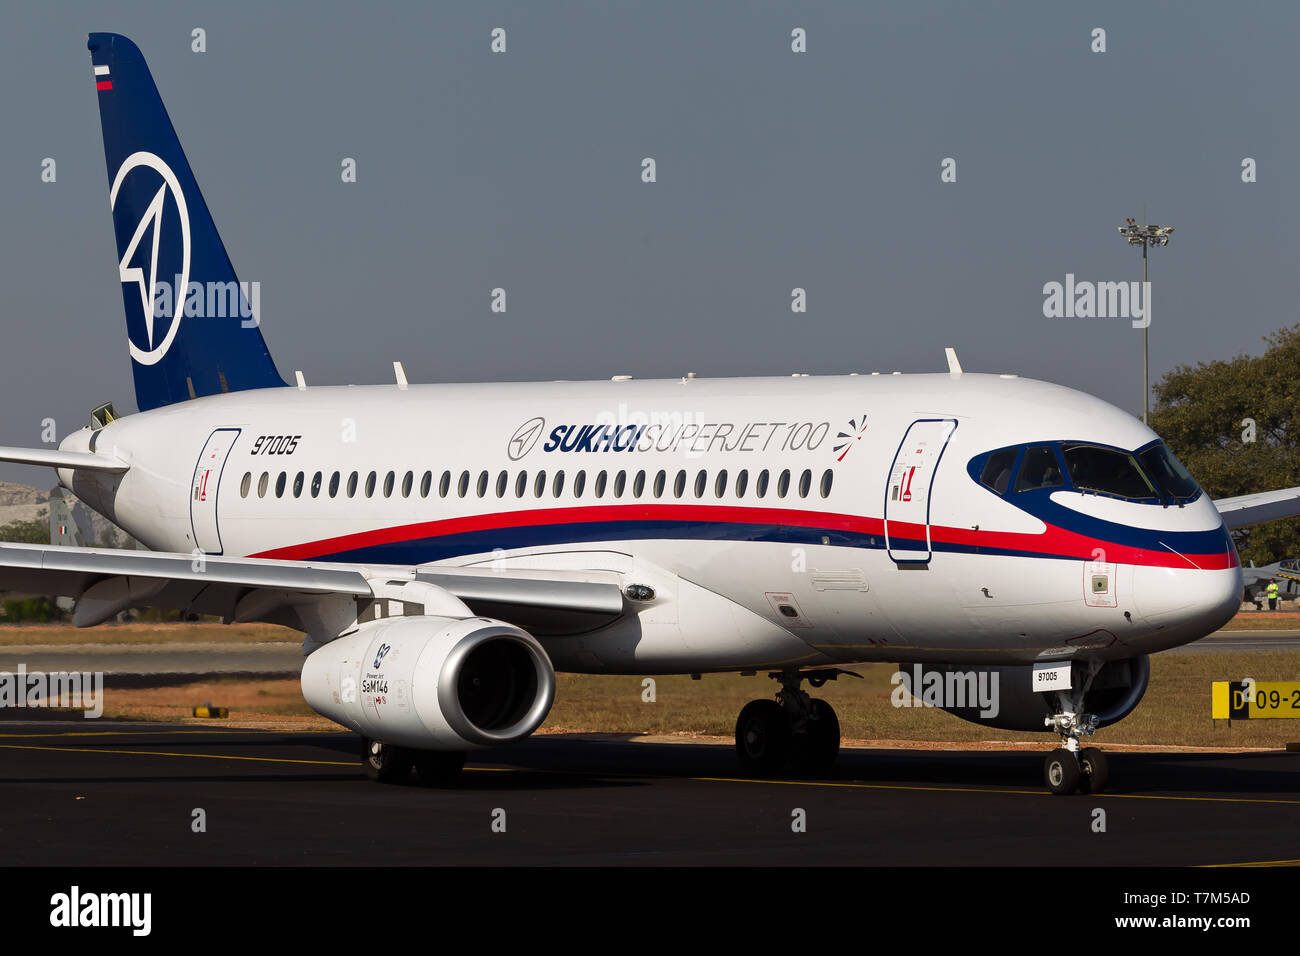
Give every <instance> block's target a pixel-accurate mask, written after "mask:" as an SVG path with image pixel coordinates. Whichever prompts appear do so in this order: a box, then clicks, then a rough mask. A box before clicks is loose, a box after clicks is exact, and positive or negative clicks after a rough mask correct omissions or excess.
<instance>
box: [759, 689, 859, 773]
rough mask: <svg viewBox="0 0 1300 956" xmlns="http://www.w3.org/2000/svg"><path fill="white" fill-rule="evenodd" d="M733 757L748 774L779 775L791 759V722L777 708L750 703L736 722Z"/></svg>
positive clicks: (773, 703)
mask: <svg viewBox="0 0 1300 956" xmlns="http://www.w3.org/2000/svg"><path fill="white" fill-rule="evenodd" d="M837 736H838V735H837ZM736 755H737V756H738V757H740V765H741V767H742V768H744V770H745V772H747V773H755V774H760V775H763V776H769V775H772V774H776V773H780V771H781V769H782V768H783V767H784V766H785V762H786V761H787V760H788V759H789V757H790V718H789V716H787V715H786V713H785V711H784V710H782V709H781V705H780V704H778V703H777V702H776V701H774V700H751V701H750V702H749V703H748V704H746V705H745V707H744V709H743V710H741V712H740V717H739V718H738V719H737V720H736Z"/></svg>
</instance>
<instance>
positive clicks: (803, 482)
mask: <svg viewBox="0 0 1300 956" xmlns="http://www.w3.org/2000/svg"><path fill="white" fill-rule="evenodd" d="M811 490H812V471H811V470H810V469H808V468H805V469H804V470H803V474H802V475H800V476H799V497H800V498H807V497H808V492H809V491H811Z"/></svg>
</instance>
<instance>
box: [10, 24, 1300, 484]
mask: <svg viewBox="0 0 1300 956" xmlns="http://www.w3.org/2000/svg"><path fill="white" fill-rule="evenodd" d="M0 23H2V24H3V26H4V29H3V30H0V83H3V87H2V88H0V89H2V90H3V92H0V104H2V105H0V110H2V111H3V113H2V115H3V119H4V135H3V136H0V277H2V278H3V282H4V290H5V293H6V294H5V302H4V307H3V308H2V309H0V328H2V329H3V334H2V335H0V401H2V402H3V406H2V407H3V414H0V444H6V445H22V446H39V445H40V443H41V441H42V432H43V431H48V428H47V422H46V420H47V419H52V420H53V422H54V428H55V429H56V431H57V436H58V437H59V438H61V437H62V436H63V435H64V434H66V433H67V432H69V431H72V430H75V429H77V428H79V427H81V426H82V425H83V424H85V423H86V421H87V420H88V414H89V411H90V410H91V409H92V408H93V407H94V406H96V405H98V404H100V403H101V402H104V401H109V400H111V401H113V402H114V403H115V404H116V406H117V408H118V409H119V411H123V412H126V411H131V410H134V408H135V403H134V396H133V389H132V383H131V372H130V367H129V357H128V353H127V341H126V330H125V320H124V318H123V311H122V310H123V306H122V297H121V289H122V285H121V283H120V281H119V277H118V274H117V261H116V260H117V256H116V250H115V248H114V241H113V231H112V223H111V219H110V215H109V206H108V195H107V194H108V185H109V184H108V180H107V174H106V171H105V163H104V155H103V146H102V139H101V134H100V128H99V116H98V109H97V104H96V93H95V91H94V84H93V81H92V75H91V68H90V59H89V54H88V53H87V51H86V45H85V44H86V34H87V33H89V32H92V31H109V32H117V33H124V34H126V35H127V36H129V37H131V38H132V39H133V40H134V41H135V42H136V44H137V45H138V46H139V47H140V49H141V50H142V52H143V53H144V55H145V57H146V59H147V61H148V63H149V66H150V69H151V71H152V73H153V76H154V79H155V80H156V81H157V83H158V86H159V90H160V92H161V94H162V97H163V101H164V103H165V104H166V105H167V108H168V110H169V112H170V114H171V118H172V121H173V123H174V125H175V126H176V129H177V132H178V134H179V136H180V139H181V143H182V145H183V146H184V148H185V151H186V154H187V156H188V158H189V161H190V165H191V167H192V168H193V170H194V173H195V176H196V178H197V180H198V182H199V185H200V187H201V188H202V191H203V193H204V196H205V198H206V199H207V202H208V206H209V208H210V209H211V210H212V213H213V217H214V218H215V220H216V223H217V227H218V229H219V230H220V231H221V234H222V237H223V239H224V240H225V244H226V248H227V250H228V252H229V254H230V257H231V260H232V261H233V263H234V266H235V269H236V272H237V273H238V274H239V277H240V279H241V280H245V281H257V282H258V283H259V284H260V290H261V325H262V330H263V334H264V336H265V338H266V341H267V344H268V346H269V348H270V351H271V354H272V356H273V357H274V359H275V361H276V363H277V365H278V366H279V368H280V371H281V372H282V373H283V374H284V375H285V376H286V377H287V378H289V379H292V376H293V372H294V371H295V370H299V369H300V370H302V371H303V373H304V375H305V376H306V378H307V381H308V382H309V383H311V384H346V383H358V384H362V383H370V382H389V381H392V362H393V361H394V360H399V359H400V360H401V361H402V362H403V363H404V366H405V369H406V372H407V375H408V377H409V378H410V380H411V381H412V382H455V381H529V380H551V379H599V378H608V377H609V376H611V375H615V374H629V375H633V376H636V377H638V378H657V377H674V378H675V377H680V376H681V375H683V374H685V373H686V372H695V373H697V374H698V375H700V376H710V377H714V376H732V375H769V374H771V375H788V374H790V373H792V372H809V373H813V374H841V373H845V372H852V371H860V372H870V371H883V372H890V371H895V370H897V371H903V372H929V371H940V370H943V369H945V368H946V365H945V361H944V353H943V349H944V347H945V346H952V347H954V348H956V350H957V353H958V355H959V357H960V359H961V362H962V364H963V366H964V368H965V369H966V370H967V371H979V372H1014V373H1018V374H1021V375H1025V376H1029V377H1033V378H1039V379H1044V380H1047V381H1053V382H1057V383H1060V384H1063V385H1067V386H1070V387H1073V388H1078V389H1081V390H1083V391H1086V392H1089V393H1091V394H1095V395H1098V396H1100V397H1102V398H1105V399H1107V400H1108V401H1111V402H1113V403H1115V404H1116V405H1119V406H1120V407H1121V408H1124V409H1126V410H1128V411H1130V412H1134V413H1140V411H1141V401H1142V391H1141V382H1142V377H1141V375H1142V365H1141V332H1140V331H1138V330H1135V329H1134V328H1133V327H1132V323H1131V322H1130V320H1129V319H1128V318H1125V317H1119V318H1115V317H1108V318H1098V317H1089V318H1079V317H1076V318H1063V317H1049V316H1047V315H1045V314H1044V302H1045V298H1046V297H1045V294H1044V287H1045V286H1046V285H1047V284H1048V283H1052V282H1059V283H1062V284H1064V283H1065V282H1066V277H1067V275H1073V276H1074V277H1075V281H1076V282H1079V281H1090V282H1119V281H1132V280H1137V279H1140V278H1141V255H1140V252H1139V251H1138V250H1137V249H1136V248H1133V247H1130V246H1128V245H1127V244H1126V243H1125V242H1124V241H1123V239H1122V238H1121V237H1120V236H1119V235H1118V233H1117V232H1116V227H1118V226H1119V225H1121V224H1122V223H1123V222H1124V220H1125V218H1126V217H1129V216H1133V217H1135V218H1137V219H1138V220H1139V221H1141V220H1143V218H1144V216H1145V217H1146V218H1147V220H1148V221H1150V222H1153V223H1159V224H1162V225H1172V226H1174V228H1175V232H1174V234H1173V237H1172V239H1171V241H1170V244H1169V245H1168V246H1167V247H1165V248H1160V249H1156V250H1154V251H1152V253H1151V260H1150V273H1151V280H1152V322H1151V327H1150V329H1149V335H1150V346H1151V378H1152V381H1153V382H1154V381H1157V380H1158V379H1159V378H1160V376H1161V375H1163V374H1164V373H1165V372H1167V371H1169V370H1171V369H1172V368H1174V367H1175V366H1178V365H1181V364H1194V363H1198V362H1204V361H1212V360H1215V359H1220V358H1230V357H1232V356H1234V355H1237V354H1240V353H1243V352H1244V353H1250V354H1258V353H1259V352H1260V351H1261V350H1262V348H1263V343H1262V338H1263V337H1264V336H1265V335H1267V334H1268V333H1270V332H1272V331H1273V330H1276V329H1278V328H1282V327H1284V326H1289V325H1292V324H1294V323H1296V322H1297V321H1300V316H1297V307H1296V295H1295V292H1294V290H1293V288H1292V285H1291V283H1292V281H1293V276H1294V275H1295V272H1296V267H1295V263H1296V261H1297V253H1300V239H1298V238H1297V236H1298V235H1300V228H1298V227H1300V189H1298V188H1297V179H1296V176H1297V170H1298V169H1300V135H1298V134H1297V119H1296V116H1297V112H1298V111H1297V95H1296V94H1297V83H1296V81H1295V78H1294V62H1295V51H1296V49H1297V48H1298V47H1300V43H1298V42H1297V41H1300V5H1294V4H1283V3H1249V2H1247V3H1231V4H1229V3H1155V2H1140V3H1104V2H1103V3H1089V4H1042V3H1033V2H1023V3H987V4H965V3H938V2H924V0H922V2H907V0H899V2H890V3H874V2H873V3H862V2H843V3H794V4H783V3H752V4H751V3H721V2H714V3H690V2H659V3H647V4H635V3H577V2H529V3H500V2H473V3H470V2H465V3H447V2H440V3H436V4H427V3H397V2H383V0H379V2H373V3H366V4H357V3H338V2H320V3H265V4H264V3H256V4H254V3H244V2H223V3H221V4H217V3H190V4H184V3H114V2H107V0H101V2H96V3H88V2H64V3H58V4H46V3H35V2H25V0H19V2H10V3H8V4H6V5H5V8H4V12H3V13H2V14H0ZM195 29H202V30H203V31H204V38H205V41H206V50H205V51H204V52H194V50H193V49H192V47H193V31H194V30H195ZM496 29H501V30H504V31H505V45H506V49H505V52H499V53H498V52H493V50H492V48H491V47H492V40H493V37H492V33H493V31H494V30H496ZM796 29H800V30H803V31H804V35H805V37H806V41H805V45H806V51H805V52H795V51H794V50H792V44H793V43H794V41H793V39H792V31H794V30H796ZM1098 29H1100V30H1103V31H1104V44H1105V49H1104V51H1098V50H1094V47H1096V46H1098V35H1097V34H1096V33H1095V31H1096V30H1098ZM345 158H351V159H354V160H355V162H356V181H355V182H343V181H342V179H343V177H342V176H341V164H342V162H343V160H344V159H345ZM646 158H652V159H653V160H654V163H655V181H654V182H650V183H647V182H644V181H643V161H644V160H645V159H646ZM46 159H53V160H54V161H55V166H54V169H55V179H54V181H53V182H45V181H43V179H42V171H43V168H44V164H45V160H46ZM1247 159H1250V160H1253V161H1254V163H1253V165H1254V170H1255V181H1254V182H1243V165H1242V164H1243V161H1245V160H1247ZM945 160H951V161H953V162H951V163H948V164H947V168H948V169H949V175H948V177H947V178H948V179H952V178H954V177H953V176H952V172H953V171H955V181H944V176H943V175H942V173H943V172H944V169H945ZM497 288H500V289H504V290H505V294H506V311H505V312H494V311H492V295H493V293H492V290H493V289H497ZM796 288H799V289H803V290H805V299H806V307H807V311H806V312H803V313H796V312H793V311H792V308H791V304H792V290H794V289H796ZM0 479H3V480H11V481H22V482H24V483H27V484H37V485H46V486H52V485H53V475H52V474H51V473H50V472H49V471H48V470H41V469H34V468H30V467H25V466H20V465H6V466H0Z"/></svg>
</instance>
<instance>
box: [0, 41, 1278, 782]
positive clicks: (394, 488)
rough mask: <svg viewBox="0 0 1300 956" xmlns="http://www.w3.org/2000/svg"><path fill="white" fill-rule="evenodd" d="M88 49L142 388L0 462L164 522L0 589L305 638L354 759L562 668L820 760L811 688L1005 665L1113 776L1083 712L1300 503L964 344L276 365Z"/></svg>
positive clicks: (413, 749) (172, 174)
mask: <svg viewBox="0 0 1300 956" xmlns="http://www.w3.org/2000/svg"><path fill="white" fill-rule="evenodd" d="M88 46H89V49H90V52H91V62H92V66H93V74H94V81H95V85H96V90H97V96H98V101H99V107H100V118H101V126H102V131H103V138H104V149H105V158H106V165H107V172H108V182H109V187H110V188H109V198H110V204H111V207H112V218H113V228H114V233H115V237H116V242H117V255H118V270H119V275H120V278H121V283H122V295H123V303H124V309H125V315H126V325H127V338H128V350H129V352H130V355H131V367H132V374H133V381H134V387H135V398H136V403H137V405H138V407H139V411H138V412H137V413H135V414H125V415H118V414H117V413H116V412H115V411H114V410H113V409H112V408H111V406H107V405H106V406H101V407H100V408H98V409H96V411H95V414H94V415H93V416H92V421H91V424H90V425H88V426H86V427H84V428H82V429H80V430H78V431H75V432H72V433H71V434H68V435H67V436H66V437H64V438H63V440H62V442H61V443H60V444H59V446H58V448H57V450H56V449H53V448H46V449H25V448H13V447H10V448H0V460H4V461H9V462H22V463H26V464H31V465H38V466H46V467H53V468H54V469H55V470H56V473H57V475H58V481H59V483H60V485H61V486H62V487H64V488H67V489H68V490H70V491H72V492H73V493H74V494H75V495H77V496H78V498H79V499H80V500H82V501H84V502H86V503H87V504H88V505H89V506H90V507H92V508H94V509H95V510H96V511H98V512H99V513H101V514H103V515H104V516H105V517H107V518H108V519H109V520H111V521H113V522H114V523H115V524H116V525H118V526H119V527H121V528H122V529H124V530H125V531H126V532H128V533H129V534H131V535H132V536H133V537H135V538H136V539H138V540H139V541H140V542H142V543H143V544H144V545H145V546H146V547H147V548H148V549H150V550H148V551H110V550H105V549H94V548H68V547H58V546H48V547H47V546H39V545H20V544H0V587H8V588H14V589H18V590H26V591H32V592H36V593H57V594H60V595H66V596H70V597H73V598H75V599H76V610H75V623H76V624H77V625H78V626H92V625H94V624H97V623H101V622H103V621H105V620H108V619H109V618H111V617H112V616H113V615H115V614H117V613H118V612H120V611H122V610H124V609H127V608H134V607H163V608H173V609H180V610H182V611H184V612H186V613H190V614H212V615H219V616H220V617H221V618H222V619H223V620H224V621H226V622H248V621H269V622H273V623H277V624H282V625H286V626H288V627H291V628H295V629H297V630H299V631H301V632H303V634H304V639H303V653H304V656H305V659H304V662H303V669H302V678H301V684H302V691H303V695H304V697H305V699H306V701H307V702H308V703H309V704H310V705H311V707H312V708H313V709H315V710H316V711H317V712H318V713H320V714H322V715H324V716H325V717H327V718H330V719H331V720H333V721H335V722H337V723H339V724H340V725H342V726H344V727H346V728H349V729H350V730H353V731H355V732H356V733H358V734H359V735H360V736H361V738H362V741H363V747H362V751H363V752H362V755H361V762H362V764H363V766H364V768H365V772H366V773H367V775H368V776H370V777H371V778H372V779H374V780H377V781H380V782H409V781H410V780H411V779H412V778H413V776H414V777H417V778H418V779H419V780H420V781H421V782H423V783H426V784H428V785H441V784H446V783H451V782H454V781H455V780H456V778H457V775H458V773H459V772H460V771H461V769H462V768H463V766H464V762H465V759H466V754H467V753H468V752H469V751H474V750H479V749H482V748H489V747H493V746H499V745H502V744H508V743H511V742H513V741H518V740H520V739H522V738H525V737H527V736H528V735H529V734H531V733H532V732H533V731H534V730H536V729H537V728H538V726H539V725H540V724H541V723H542V722H543V720H544V719H545V718H546V716H547V713H548V712H549V710H550V707H551V704H552V702H553V700H554V695H555V686H556V685H555V673H556V671H557V670H558V671H564V672H574V673H593V674H594V673H600V674H631V675H655V674H692V675H696V674H702V673H706V672H707V673H715V672H741V673H756V672H758V671H767V672H769V676H771V677H773V678H774V679H775V680H776V681H777V685H778V687H779V690H778V691H777V692H776V693H775V695H774V698H767V699H758V700H754V701H751V702H750V703H748V704H747V705H746V706H745V707H744V709H743V710H742V711H741V713H740V715H739V717H738V719H737V724H736V734H735V738H736V752H737V757H738V760H739V762H740V764H741V766H742V767H743V769H744V770H745V771H746V772H748V773H753V774H756V775H766V776H774V775H779V774H782V773H785V772H792V773H797V774H811V775H821V774H825V773H827V772H829V770H830V767H831V765H832V763H833V761H834V760H835V757H836V754H837V752H838V750H839V746H840V732H839V723H838V717H837V715H836V714H835V712H834V709H833V708H832V707H831V706H830V705H829V704H828V703H827V702H826V701H824V700H822V699H818V698H813V697H812V696H811V695H810V694H809V693H808V692H807V691H806V690H804V689H803V686H802V685H803V684H804V682H805V681H806V682H808V683H809V684H810V685H811V686H812V687H814V688H816V687H819V686H822V684H824V683H825V681H827V680H831V679H835V678H837V677H839V676H841V675H842V674H844V673H845V669H846V668H847V667H849V666H851V665H853V664H857V663H862V662H873V661H878V662H887V663H893V664H896V665H899V666H903V665H907V666H909V667H912V668H917V669H919V670H914V673H917V674H922V673H924V674H927V675H928V674H937V675H939V676H940V679H943V680H947V679H949V678H952V677H954V676H957V677H959V678H960V677H964V676H969V675H983V676H991V675H995V674H996V675H997V676H998V677H999V678H1000V688H1001V690H1000V706H999V707H998V709H997V714H996V716H988V715H981V714H980V713H973V712H972V710H971V708H969V707H963V706H962V704H961V703H960V702H955V701H954V700H951V699H950V700H947V701H946V703H945V705H944V706H945V709H947V710H950V711H951V712H953V713H955V714H957V715H958V716H964V717H967V718H968V719H975V720H979V721H980V722H981V723H985V724H990V725H993V726H998V727H1009V728H1012V729H1018V730H1035V731H1039V732H1043V731H1045V730H1046V731H1049V732H1051V733H1053V734H1055V735H1056V736H1057V737H1058V738H1059V740H1060V745H1059V746H1058V747H1056V748H1055V749H1053V750H1052V751H1051V753H1049V754H1047V756H1046V759H1045V762H1044V782H1045V784H1046V786H1047V788H1048V789H1049V790H1050V791H1051V792H1053V793H1055V794H1062V795H1063V794H1068V793H1074V792H1085V793H1087V792H1098V791H1100V790H1102V789H1103V788H1104V787H1105V786H1106V784H1107V782H1108V776H1109V770H1108V764H1107V761H1106V757H1105V754H1104V753H1103V752H1102V751H1101V750H1100V749H1099V748H1096V747H1081V746H1080V742H1081V740H1083V739H1085V738H1087V737H1088V736H1090V735H1091V734H1092V732H1093V731H1094V730H1095V729H1096V728H1097V727H1100V726H1105V725H1107V724H1110V723H1114V722H1115V721H1118V720H1120V719H1122V718H1123V717H1125V716H1127V714H1128V713H1129V712H1131V711H1132V710H1133V708H1134V707H1135V706H1137V704H1138V701H1139V700H1140V699H1141V697H1142V695H1143V693H1144V692H1145V690H1146V686H1147V682H1148V676H1149V655H1150V654H1152V653H1155V652H1158V651H1161V650H1164V649H1166V648H1171V647H1175V646H1178V645H1180V644H1186V643H1188V642H1190V641H1194V640H1196V639H1198V638H1200V637H1202V636H1204V635H1206V634H1209V633H1211V632H1212V631H1214V630H1216V629H1217V628H1219V627H1220V626H1221V625H1222V624H1224V623H1226V622H1227V621H1228V619H1229V618H1231V617H1232V616H1233V614H1234V613H1236V611H1237V606H1238V602H1239V600H1240V596H1241V593H1242V574H1241V567H1240V561H1239V560H1238V557H1237V552H1236V550H1235V548H1234V546H1233V543H1232V540H1231V538H1230V536H1229V529H1231V528H1233V527H1239V526H1244V525H1247V524H1251V523H1254V522H1256V521H1260V520H1269V519H1272V518H1276V517H1284V516H1287V515H1294V514H1300V488H1292V489H1286V490H1284V491H1277V492H1266V493H1263V494H1260V495H1249V496H1244V497H1242V498H1234V499H1229V500H1227V501H1224V502H1219V503H1216V502H1214V501H1211V500H1210V499H1209V497H1208V496H1207V495H1206V493H1205V492H1204V491H1202V489H1201V488H1200V487H1199V486H1198V485H1197V484H1196V482H1195V481H1194V479H1193V478H1192V477H1191V476H1190V475H1189V474H1188V473H1187V471H1186V469H1185V468H1184V467H1183V466H1182V465H1181V464H1180V463H1179V462H1178V460H1177V458H1175V457H1174V455H1173V453H1172V452H1170V450H1169V449H1168V447H1167V446H1166V445H1165V443H1164V442H1163V441H1161V439H1160V437H1159V436H1158V435H1157V434H1155V432H1153V431H1152V430H1151V429H1149V428H1148V427H1147V426H1146V425H1144V424H1143V423H1142V422H1141V421H1139V420H1137V419H1135V418H1134V417H1132V416H1131V415H1129V414H1127V413H1126V412H1123V411H1121V410H1120V409H1118V408H1116V407H1114V406H1113V405H1110V404H1108V403H1107V402H1105V401H1102V400H1101V399H1098V398H1095V397H1093V396H1090V395H1087V394H1084V393H1082V392H1079V391H1075V390H1072V389H1068V388H1064V387H1061V386H1057V385H1052V384H1049V383H1045V382H1040V381H1034V380H1030V379H1025V378H1020V377H1018V376H1016V375H999V374H968V373H965V372H963V370H962V368H961V365H960V363H959V362H958V361H957V358H956V354H955V352H952V351H951V350H950V351H949V353H948V363H949V368H948V371H947V372H946V373H943V372H941V373H937V374H909V375H901V374H897V373H895V374H889V375H879V374H874V373H873V374H850V375H840V376H821V375H817V376H811V375H802V374H800V375H794V376H791V377H756V378H730V379H709V378H704V377H696V376H694V375H687V376H683V377H682V378H680V379H668V380H646V381H641V380H636V379H632V378H630V377H628V376H625V375H618V376H614V377H613V378H612V379H610V380H608V381H588V382H542V383H514V382H511V383H497V384H431V385H421V384H411V383H409V382H408V381H407V380H406V376H405V372H404V369H402V367H401V365H400V363H395V375H396V381H395V382H394V383H393V384H391V385H370V386H357V387H354V386H314V385H313V386H308V384H307V383H306V381H305V378H304V377H303V376H302V375H301V373H298V374H296V376H295V382H294V383H293V384H290V383H288V382H286V380H285V379H284V378H283V377H282V376H281V374H280V372H279V371H278V370H277V366H276V364H275V362H274V361H273V359H272V357H271V355H270V352H269V351H268V349H267V346H266V343H265V340H264V339H263V336H262V332H261V329H260V327H259V318H258V316H256V315H253V314H251V310H250V308H249V305H250V302H249V301H248V299H249V292H248V287H247V286H241V285H240V283H239V280H238V278H237V276H236V274H235V271H234V268H233V266H232V265H231V262H230V259H229V257H228V255H227V253H226V250H225V246H224V245H223V243H222V241H221V238H220V236H219V235H218V233H217V229H216V226H215V224H214V223H213V220H212V216H211V214H210V212H209V210H208V207H207V204H206V202H205V201H204V198H203V195H202V194H201V192H200V191H199V187H198V184H197V182H196V181H195V178H194V174H193V172H192V170H191V168H190V165H189V162H188V161H187V159H186V157H185V154H184V153H183V151H182V149H181V145H180V141H179V139H178V137H177V135H176V132H175V130H174V128H173V126H172V123H171V120H170V117H169V116H168V114H167V111H166V109H165V107H164V106H163V103H162V100H161V97H160V96H159V93H158V90H157V87H156V86H155V83H154V80H153V77H152V75H151V73H150V71H149V69H148V67H147V65H146V63H145V60H144V57H143V55H142V54H141V53H140V51H139V49H138V48H137V47H136V46H135V44H134V43H132V42H131V41H130V40H129V39H127V38H126V37H124V36H121V35H117V34H111V33H93V34H91V35H90V37H89V43H88ZM169 286H170V287H171V288H174V290H175V292H174V293H171V292H170V290H169ZM214 299H215V300H216V305H215V306H214V305H213V302H214ZM223 299H224V300H225V305H224V306H223V305H222V301H223ZM915 689H916V690H918V691H919V688H915Z"/></svg>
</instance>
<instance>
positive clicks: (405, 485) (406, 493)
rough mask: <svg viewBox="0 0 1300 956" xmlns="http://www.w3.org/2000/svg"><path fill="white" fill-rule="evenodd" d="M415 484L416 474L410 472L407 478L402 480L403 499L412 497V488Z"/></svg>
mask: <svg viewBox="0 0 1300 956" xmlns="http://www.w3.org/2000/svg"><path fill="white" fill-rule="evenodd" d="M414 484H415V472H412V471H408V472H407V473H406V477H405V478H403V479H402V497H403V498H409V497H411V488H412V486H414Z"/></svg>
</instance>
